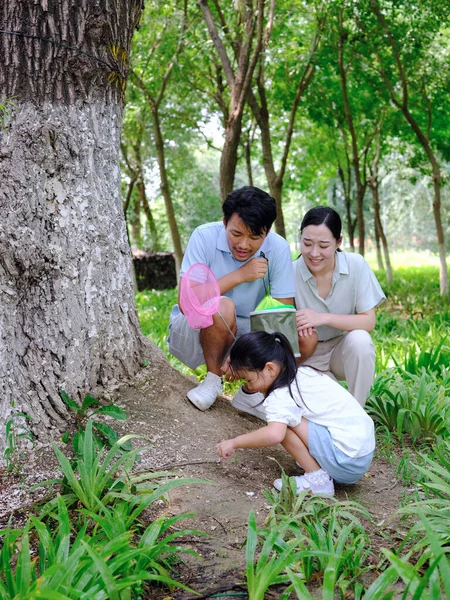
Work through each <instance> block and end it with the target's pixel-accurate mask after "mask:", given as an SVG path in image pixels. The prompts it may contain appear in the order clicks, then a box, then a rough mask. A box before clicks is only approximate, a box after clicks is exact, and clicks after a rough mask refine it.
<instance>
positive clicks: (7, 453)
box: [3, 401, 34, 475]
mask: <svg viewBox="0 0 450 600" xmlns="http://www.w3.org/2000/svg"><path fill="white" fill-rule="evenodd" d="M27 420H28V421H31V417H30V416H29V415H27V414H25V413H23V412H17V411H16V410H15V403H14V401H13V402H11V417H10V418H9V419H8V421H7V422H6V426H5V440H6V448H5V450H4V451H3V457H4V459H5V462H6V472H7V473H13V474H14V475H18V474H19V473H20V463H21V462H23V460H24V458H25V456H24V452H23V450H22V449H21V444H20V440H29V441H30V442H32V443H34V438H33V434H32V433H31V431H30V430H29V429H28V427H27Z"/></svg>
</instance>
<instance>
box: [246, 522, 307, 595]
mask: <svg viewBox="0 0 450 600" xmlns="http://www.w3.org/2000/svg"><path fill="white" fill-rule="evenodd" d="M284 533H285V529H283V528H273V529H270V530H269V531H260V530H258V528H257V525H256V517H255V513H254V511H251V512H250V515H249V518H248V528H247V540H246V545H245V563H246V569H245V575H246V580H247V589H248V597H249V599H251V600H264V598H265V593H266V592H267V590H268V589H269V587H271V586H273V585H279V584H286V583H288V582H289V577H288V575H287V573H286V568H287V566H288V565H290V564H292V563H295V562H297V561H298V560H299V559H300V557H301V556H304V555H308V554H309V552H308V550H304V551H303V552H301V553H299V552H298V551H297V547H298V545H299V543H300V540H298V539H290V540H289V541H285V540H284V539H283V535H284ZM261 534H262V536H263V537H262V539H263V541H262V544H261V545H260V544H259V537H260V536H261ZM258 548H259V552H258Z"/></svg>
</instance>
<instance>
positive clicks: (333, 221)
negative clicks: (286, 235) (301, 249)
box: [300, 206, 342, 242]
mask: <svg viewBox="0 0 450 600" xmlns="http://www.w3.org/2000/svg"><path fill="white" fill-rule="evenodd" d="M308 225H326V226H327V227H328V229H329V230H330V231H331V233H332V234H333V237H334V239H335V240H336V241H337V242H338V241H339V239H340V237H341V232H342V221H341V217H340V216H339V215H338V213H337V212H336V211H335V210H334V209H333V208H330V207H329V206H315V207H314V208H310V209H309V210H308V212H307V213H306V214H305V216H304V217H303V221H302V224H301V225H300V233H303V230H304V229H305V227H308Z"/></svg>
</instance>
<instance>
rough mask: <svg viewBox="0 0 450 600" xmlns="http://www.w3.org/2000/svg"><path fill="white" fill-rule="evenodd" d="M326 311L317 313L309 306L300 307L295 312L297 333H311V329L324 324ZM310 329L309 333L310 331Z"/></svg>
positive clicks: (300, 334)
mask: <svg viewBox="0 0 450 600" xmlns="http://www.w3.org/2000/svg"><path fill="white" fill-rule="evenodd" d="M326 318H327V313H319V312H316V311H315V310H312V309H311V308H302V309H301V310H298V311H297V312H296V320H297V331H298V335H299V336H302V335H306V334H307V335H311V334H312V330H314V329H315V328H316V327H319V326H320V325H326ZM310 331H311V333H310Z"/></svg>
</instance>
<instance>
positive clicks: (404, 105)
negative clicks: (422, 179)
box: [370, 0, 449, 296]
mask: <svg viewBox="0 0 450 600" xmlns="http://www.w3.org/2000/svg"><path fill="white" fill-rule="evenodd" d="M370 4H371V6H372V9H373V11H374V13H375V15H376V17H377V19H378V21H379V23H380V25H381V27H382V29H383V31H384V33H385V36H386V39H387V40H388V42H389V44H390V46H391V48H392V51H393V54H394V59H395V63H396V66H397V71H398V77H399V82H400V88H401V100H399V99H398V98H397V96H396V90H395V86H393V85H392V84H391V83H390V80H389V78H388V76H387V73H386V72H385V70H384V69H383V67H382V61H380V64H381V67H382V68H381V76H382V77H383V80H384V82H385V84H386V87H387V89H388V92H389V95H390V97H391V100H392V102H393V104H394V105H395V106H396V107H397V108H398V109H400V110H401V111H402V113H403V116H404V117H405V119H406V121H407V122H408V124H409V125H410V127H411V129H412V130H413V132H414V134H415V135H416V137H417V139H418V141H419V143H420V144H421V146H422V148H423V149H424V151H425V153H426V155H427V158H428V160H429V162H430V165H431V171H432V175H433V189H434V198H433V215H434V222H435V226H436V235H437V241H438V248H439V288H440V293H441V296H448V294H449V287H448V270H447V260H446V251H445V236H444V228H443V226H442V218H441V170H440V168H439V163H438V161H437V159H436V156H435V153H434V151H433V148H432V145H431V143H430V139H429V133H428V132H426V131H423V130H422V128H421V127H420V125H419V123H418V121H417V120H416V119H415V118H414V116H413V114H412V113H411V110H410V100H409V81H408V77H407V75H406V72H405V69H404V68H403V62H402V59H401V56H400V52H399V48H398V46H397V42H396V40H395V39H394V36H393V35H392V32H391V30H390V28H389V26H388V24H387V21H386V19H385V17H384V15H383V12H382V11H381V9H380V7H379V5H378V3H377V0H370ZM427 110H428V122H429V123H431V117H432V115H431V105H430V104H429V102H428V101H427Z"/></svg>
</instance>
